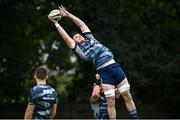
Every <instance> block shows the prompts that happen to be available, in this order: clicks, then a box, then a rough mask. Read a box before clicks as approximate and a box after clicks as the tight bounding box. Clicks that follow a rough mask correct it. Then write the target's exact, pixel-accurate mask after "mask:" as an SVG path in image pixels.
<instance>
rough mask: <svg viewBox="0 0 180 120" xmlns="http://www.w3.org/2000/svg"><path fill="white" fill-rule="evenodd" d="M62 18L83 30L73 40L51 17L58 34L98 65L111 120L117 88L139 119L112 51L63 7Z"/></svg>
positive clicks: (130, 112) (127, 84)
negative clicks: (67, 19)
mask: <svg viewBox="0 0 180 120" xmlns="http://www.w3.org/2000/svg"><path fill="white" fill-rule="evenodd" d="M59 10H60V13H61V15H62V17H67V18H69V19H70V20H72V21H73V22H74V23H75V24H76V25H77V26H78V27H79V28H80V30H81V32H82V34H80V33H76V34H75V35H74V36H73V37H72V38H71V37H70V36H69V35H68V34H67V32H66V31H65V30H64V29H63V28H62V26H61V25H60V24H59V23H58V21H55V20H54V19H52V17H50V16H48V17H49V19H50V20H51V21H52V22H53V23H54V25H55V27H56V28H57V31H58V32H59V34H60V35H61V37H62V38H63V39H64V41H65V42H66V44H67V46H68V47H69V48H70V49H72V50H73V51H74V52H76V53H77V54H78V55H79V56H80V57H81V58H82V59H84V60H86V61H88V62H90V63H92V64H94V65H95V66H96V69H97V71H98V73H99V74H100V76H101V79H102V87H103V91H104V94H105V96H106V100H107V109H108V115H109V118H110V119H115V118H116V109H115V89H116V88H117V89H118V90H119V92H120V94H121V96H122V97H123V98H124V100H125V104H126V108H127V110H128V111H129V114H130V115H131V117H132V118H133V119H138V114H137V111H136V107H135V104H134V101H133V99H132V96H131V93H130V85H129V83H128V79H127V77H126V75H125V74H124V72H123V70H122V69H121V67H120V65H119V64H117V63H116V62H115V60H114V57H113V54H112V52H111V51H110V50H109V49H108V48H107V47H106V46H104V45H103V44H101V43H100V42H99V41H98V40H96V39H95V38H94V36H93V35H92V33H91V31H90V29H89V28H88V26H87V25H86V24H85V23H84V22H83V21H82V20H81V19H79V18H78V17H76V16H75V15H73V14H71V13H70V12H69V11H67V10H66V9H65V8H64V7H63V6H60V7H59Z"/></svg>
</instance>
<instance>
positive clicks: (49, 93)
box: [31, 84, 57, 119]
mask: <svg viewBox="0 0 180 120" xmlns="http://www.w3.org/2000/svg"><path fill="white" fill-rule="evenodd" d="M31 91H32V92H31V93H32V95H31V96H32V97H33V98H32V99H33V100H34V102H35V110H34V113H33V118H38V119H40V118H42V119H45V118H49V117H50V112H51V108H52V106H53V104H55V103H56V99H57V93H56V91H55V90H54V89H53V88H52V87H51V86H49V85H47V84H43V85H37V86H35V87H34V88H32V90H31Z"/></svg>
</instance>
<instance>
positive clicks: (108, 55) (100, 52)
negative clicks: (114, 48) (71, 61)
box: [75, 33, 115, 69]
mask: <svg viewBox="0 0 180 120" xmlns="http://www.w3.org/2000/svg"><path fill="white" fill-rule="evenodd" d="M84 36H85V39H86V41H85V43H84V44H77V45H76V48H75V51H76V52H77V53H78V54H79V56H80V57H81V58H82V59H85V60H86V61H89V62H90V63H93V64H95V65H96V68H97V69H100V68H102V66H103V67H105V66H106V65H105V64H112V63H113V62H115V61H114V60H113V54H112V52H111V51H110V50H109V49H108V48H107V47H105V46H104V45H102V44H101V43H100V42H99V41H97V40H96V39H95V38H94V37H93V35H92V34H91V33H89V34H86V35H84ZM109 61H110V62H109ZM108 62H109V63H108Z"/></svg>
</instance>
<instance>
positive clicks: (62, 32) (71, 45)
mask: <svg viewBox="0 0 180 120" xmlns="http://www.w3.org/2000/svg"><path fill="white" fill-rule="evenodd" d="M48 18H49V20H51V22H52V23H54V25H55V26H56V28H57V31H58V33H59V34H60V35H61V36H62V38H63V39H64V41H65V42H66V44H67V46H68V47H69V48H74V47H75V41H74V40H73V39H72V38H71V37H70V36H69V35H68V34H67V33H66V31H65V30H64V29H63V28H62V27H61V25H60V24H59V23H58V22H57V21H55V20H53V19H52V18H51V17H50V16H49V15H48Z"/></svg>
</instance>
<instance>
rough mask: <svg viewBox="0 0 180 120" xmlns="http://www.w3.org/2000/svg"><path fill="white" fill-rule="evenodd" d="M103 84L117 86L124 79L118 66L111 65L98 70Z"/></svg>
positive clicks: (115, 64) (122, 72)
mask: <svg viewBox="0 0 180 120" xmlns="http://www.w3.org/2000/svg"><path fill="white" fill-rule="evenodd" d="M98 73H99V74H100V76H101V80H102V83H103V84H110V85H114V86H116V85H118V84H119V83H120V82H121V81H123V80H124V79H125V77H126V75H125V73H124V71H123V70H122V69H121V67H120V66H119V64H117V63H113V64H111V65H108V66H106V67H103V68H101V69H99V70H98Z"/></svg>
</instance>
